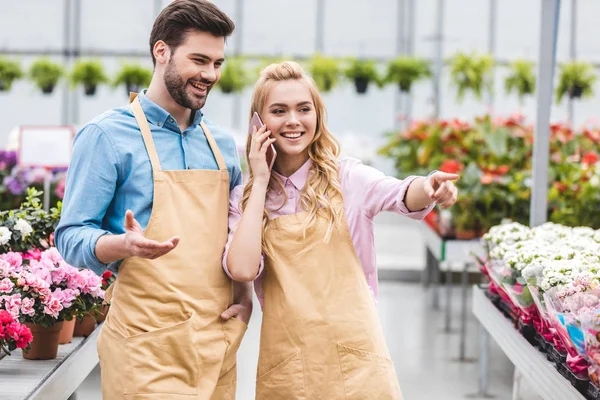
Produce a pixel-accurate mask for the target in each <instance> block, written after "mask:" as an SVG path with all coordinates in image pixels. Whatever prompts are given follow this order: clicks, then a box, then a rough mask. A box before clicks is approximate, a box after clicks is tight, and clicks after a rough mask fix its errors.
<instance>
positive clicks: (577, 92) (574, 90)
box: [569, 85, 583, 99]
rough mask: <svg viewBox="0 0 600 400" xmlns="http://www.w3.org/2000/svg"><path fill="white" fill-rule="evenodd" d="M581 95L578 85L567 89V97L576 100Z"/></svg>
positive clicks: (580, 88)
mask: <svg viewBox="0 0 600 400" xmlns="http://www.w3.org/2000/svg"><path fill="white" fill-rule="evenodd" d="M582 94H583V88H582V87H581V86H579V85H574V86H571V88H569V96H570V97H571V98H572V99H578V98H580V97H581V95H582Z"/></svg>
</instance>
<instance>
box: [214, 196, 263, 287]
mask: <svg viewBox="0 0 600 400" xmlns="http://www.w3.org/2000/svg"><path fill="white" fill-rule="evenodd" d="M243 194H244V185H239V186H236V187H235V188H234V189H233V190H232V191H231V194H230V195H229V236H228V237H227V244H226V245H225V252H224V253H223V269H224V270H225V273H226V274H227V276H229V277H230V278H231V279H233V277H232V276H231V272H229V268H228V267H227V255H228V254H229V246H230V245H231V241H232V240H233V235H234V234H235V231H236V229H237V227H238V224H239V223H240V220H241V219H242V209H241V205H240V201H241V200H242V196H243ZM264 265H265V260H264V255H261V257H260V266H259V267H258V274H256V276H257V277H258V276H259V275H260V274H261V273H262V271H263V269H264Z"/></svg>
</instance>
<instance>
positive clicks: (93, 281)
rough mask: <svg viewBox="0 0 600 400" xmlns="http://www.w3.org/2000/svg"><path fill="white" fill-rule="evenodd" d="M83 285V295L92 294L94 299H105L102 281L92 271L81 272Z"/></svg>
mask: <svg viewBox="0 0 600 400" xmlns="http://www.w3.org/2000/svg"><path fill="white" fill-rule="evenodd" d="M79 276H80V277H81V279H82V282H83V284H82V285H81V286H80V287H79V289H80V290H81V293H84V294H91V295H92V296H94V297H103V295H104V291H103V290H102V279H101V278H100V277H99V276H98V275H96V274H95V273H94V272H93V271H92V270H90V269H83V270H81V271H79Z"/></svg>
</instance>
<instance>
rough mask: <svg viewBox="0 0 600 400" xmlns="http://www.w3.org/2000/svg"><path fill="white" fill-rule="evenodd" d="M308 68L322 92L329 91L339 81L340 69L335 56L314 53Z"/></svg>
mask: <svg viewBox="0 0 600 400" xmlns="http://www.w3.org/2000/svg"><path fill="white" fill-rule="evenodd" d="M309 70H310V75H311V76H312V78H313V79H314V81H315V83H316V84H317V87H318V88H319V90H320V91H322V92H329V91H331V89H333V88H334V87H335V86H336V85H337V84H338V82H339V78H340V73H341V70H340V65H339V61H338V60H336V59H335V58H331V57H322V56H321V55H319V54H315V55H314V56H313V57H312V59H311V61H310V66H309Z"/></svg>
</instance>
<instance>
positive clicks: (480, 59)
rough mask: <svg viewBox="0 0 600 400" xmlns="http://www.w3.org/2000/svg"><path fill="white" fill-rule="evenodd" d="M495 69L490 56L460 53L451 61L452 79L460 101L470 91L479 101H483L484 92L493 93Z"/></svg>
mask: <svg viewBox="0 0 600 400" xmlns="http://www.w3.org/2000/svg"><path fill="white" fill-rule="evenodd" d="M493 68H494V60H493V59H492V57H491V56H489V55H481V56H478V55H473V56H469V55H467V54H465V53H458V54H457V55H456V56H454V57H453V58H452V60H451V61H450V77H451V79H452V81H453V83H454V85H455V86H456V87H457V90H458V93H457V99H458V101H462V99H463V98H464V95H465V93H467V92H469V91H470V92H472V93H473V94H474V95H475V97H476V98H477V99H481V97H482V94H483V92H484V91H486V90H487V91H491V90H492V72H493Z"/></svg>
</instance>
